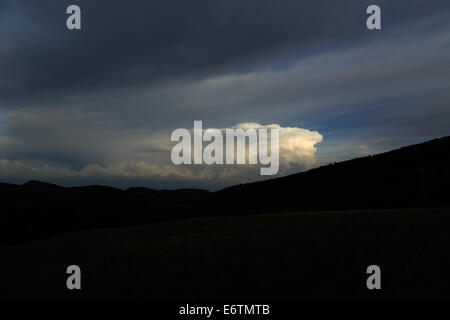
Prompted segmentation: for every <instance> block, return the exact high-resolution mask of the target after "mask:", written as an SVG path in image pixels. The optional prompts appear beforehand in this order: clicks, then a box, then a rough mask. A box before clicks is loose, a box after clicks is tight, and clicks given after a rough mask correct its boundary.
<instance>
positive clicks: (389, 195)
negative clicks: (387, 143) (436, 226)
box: [206, 137, 450, 214]
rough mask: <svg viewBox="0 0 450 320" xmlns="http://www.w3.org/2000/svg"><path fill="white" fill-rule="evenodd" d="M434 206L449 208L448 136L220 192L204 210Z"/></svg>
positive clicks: (239, 211)
mask: <svg viewBox="0 0 450 320" xmlns="http://www.w3.org/2000/svg"><path fill="white" fill-rule="evenodd" d="M230 199H232V200H233V201H230ZM439 206H450V137H444V138H440V139H435V140H432V141H429V142H425V143H422V144H417V145H412V146H409V147H403V148H400V149H397V150H394V151H390V152H386V153H382V154H378V155H375V156H367V157H363V158H358V159H353V160H349V161H343V162H340V163H334V164H329V165H326V166H322V167H320V168H316V169H312V170H309V171H307V172H302V173H299V174H294V175H290V176H286V177H282V178H277V179H272V180H267V181H262V182H255V183H248V184H243V185H237V186H233V187H230V188H226V189H223V190H221V191H218V192H216V193H214V194H212V195H211V197H209V199H208V204H207V206H206V211H207V212H217V211H221V212H223V213H227V214H230V213H232V214H253V213H268V212H287V211H306V210H313V211H314V210H339V209H376V208H410V207H439Z"/></svg>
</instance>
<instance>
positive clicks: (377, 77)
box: [0, 0, 450, 188]
mask: <svg viewBox="0 0 450 320" xmlns="http://www.w3.org/2000/svg"><path fill="white" fill-rule="evenodd" d="M70 4H78V5H79V6H80V7H81V9H82V30H79V31H69V30H67V28H66V27H65V19H66V17H67V15H66V13H65V10H66V7H67V6H68V5H70ZM370 4H373V3H372V2H371V1H356V0H344V1H325V0H322V1H317V0H316V1H297V0H296V1H294V0H292V1H276V2H275V1H260V0H258V1H256V0H251V1H250V0H248V1H237V0H236V1H235V0H230V1H206V0H202V1H200V0H193V1H175V0H169V1H167V0H166V1H133V2H125V1H99V0H95V1H93V0H91V1H83V0H79V1H76V2H72V1H49V0H41V1H31V0H30V1H20V0H10V1H0V39H1V40H0V159H3V160H1V161H2V162H1V164H0V179H1V180H3V181H10V182H20V181H24V180H27V179H30V178H39V179H41V180H51V181H54V182H61V183H63V184H82V183H105V184H114V185H120V186H122V185H126V186H129V185H136V184H141V185H147V186H164V187H178V186H186V185H189V186H206V187H210V188H217V187H218V186H224V185H227V184H229V183H239V182H245V181H249V180H250V181H251V180H254V179H258V178H259V177H258V176H257V175H255V174H254V173H253V172H252V171H251V170H250V171H248V172H240V171H239V172H238V173H237V174H234V175H232V176H233V177H234V178H233V179H229V175H228V177H227V178H225V173H226V172H228V173H230V172H232V171H233V170H234V169H233V168H227V169H224V170H225V171H223V172H222V175H220V174H218V172H219V171H215V170H216V169H212V168H208V167H205V168H195V169H194V168H192V169H191V168H189V169H187V171H185V169H182V168H176V167H173V166H172V164H171V161H170V148H171V144H170V133H171V131H172V130H174V129H175V128H179V127H185V128H188V129H189V128H191V127H192V123H193V121H194V120H202V121H203V122H204V124H205V125H206V126H208V127H216V128H225V127H230V126H233V125H235V124H236V123H243V122H257V123H260V124H261V125H268V124H271V123H277V124H279V125H280V126H281V127H283V128H288V127H291V128H304V130H308V131H311V132H318V134H320V136H321V137H323V141H322V142H320V143H319V144H318V145H317V146H316V147H317V152H316V151H314V153H313V155H312V157H310V158H308V161H307V163H308V164H307V165H305V163H306V162H305V161H303V160H301V159H297V158H296V159H297V160H295V161H291V163H292V164H293V167H295V168H296V170H304V169H307V168H309V167H312V166H314V165H319V164H322V163H327V162H331V161H337V160H342V159H348V158H351V157H354V156H360V155H366V154H373V153H376V152H381V151H386V150H388V149H392V148H394V147H398V146H402V145H404V144H409V143H414V142H420V141H424V140H426V139H430V138H434V137H438V136H442V135H448V128H449V125H450V123H449V122H450V120H449V119H450V108H449V104H448V102H449V98H450V92H449V90H448V83H450V4H449V2H448V1H440V0H435V1H420V0H414V1H395V2H394V1H377V4H378V5H379V6H380V7H381V9H382V30H379V31H369V30H367V29H366V26H365V19H366V17H367V15H366V13H365V11H366V8H367V6H369V5H370ZM320 140H321V139H320ZM295 163H297V164H298V166H295ZM211 170H212V171H211ZM239 170H241V169H239ZM124 172H125V173H126V174H124ZM289 172H291V171H289ZM132 173H133V174H132ZM285 173H286V171H285ZM211 177H214V180H215V181H212V180H211ZM227 179H228V180H227Z"/></svg>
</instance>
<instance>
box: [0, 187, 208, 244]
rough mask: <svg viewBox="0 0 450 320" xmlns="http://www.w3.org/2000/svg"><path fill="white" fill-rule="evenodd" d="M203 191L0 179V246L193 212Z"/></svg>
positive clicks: (171, 217) (168, 217)
mask: <svg viewBox="0 0 450 320" xmlns="http://www.w3.org/2000/svg"><path fill="white" fill-rule="evenodd" d="M208 195H209V191H206V190H195V189H187V190H174V191H171V190H151V189H145V188H134V189H129V190H126V191H123V190H120V189H116V188H112V187H106V186H97V185H93V186H85V187H71V188H65V187H62V186H58V185H54V184H50V183H45V182H39V181H29V182H27V183H25V184H23V185H14V184H6V183H0V198H1V203H0V244H1V243H12V242H22V241H26V240H29V239H34V238H40V237H45V236H49V235H54V234H58V233H62V232H67V231H73V230H79V229H91V228H107V227H125V226H130V225H140V224H146V223H152V222H157V221H161V220H167V219H177V218H183V217H189V216H192V215H193V206H194V204H195V202H196V201H197V200H201V199H202V197H203V198H205V197H206V196H208Z"/></svg>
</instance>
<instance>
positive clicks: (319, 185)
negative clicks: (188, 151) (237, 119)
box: [0, 137, 450, 244]
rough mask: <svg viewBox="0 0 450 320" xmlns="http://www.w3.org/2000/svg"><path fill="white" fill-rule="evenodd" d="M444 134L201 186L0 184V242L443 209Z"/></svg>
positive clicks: (449, 169) (447, 141)
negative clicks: (262, 177) (337, 213)
mask: <svg viewBox="0 0 450 320" xmlns="http://www.w3.org/2000/svg"><path fill="white" fill-rule="evenodd" d="M449 178H450V137H444V138H440V139H435V140H432V141H429V142H425V143H422V144H418V145H413V146H409V147H404V148H401V149H397V150H394V151H390V152H386V153H382V154H379V155H375V156H368V157H363V158H358V159H354V160H349V161H344V162H340V163H334V164H330V165H327V166H323V167H320V168H316V169H312V170H309V171H307V172H302V173H298V174H294V175H290V176H286V177H282V178H277V179H271V180H266V181H262V182H255V183H248V184H242V185H237V186H233V187H229V188H226V189H223V190H221V191H217V192H214V193H210V192H209V191H206V190H198V189H180V190H154V189H147V188H130V189H128V190H125V191H124V190H119V189H115V188H111V187H105V186H86V187H71V188H65V187H61V186H57V185H54V184H49V183H45V182H39V181H29V182H27V183H25V184H23V185H15V184H7V183H0V198H1V202H0V244H1V243H12V242H23V241H27V240H30V239H35V238H39V237H46V236H49V235H53V234H57V233H62V232H67V231H73V230H79V229H89V228H107V227H125V226H130V225H139V224H146V223H152V222H157V221H161V220H168V219H179V218H186V217H194V216H216V215H242V214H259V213H275V212H288V211H317V210H341V209H378V208H411V207H444V206H447V207H448V206H450V196H449V194H450V179H449Z"/></svg>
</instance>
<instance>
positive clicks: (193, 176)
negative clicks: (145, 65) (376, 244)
mask: <svg viewBox="0 0 450 320" xmlns="http://www.w3.org/2000/svg"><path fill="white" fill-rule="evenodd" d="M230 128H233V129H237V128H240V129H243V130H247V129H250V128H252V129H257V128H267V129H278V130H279V133H280V143H279V146H280V149H279V150H280V172H279V174H281V175H283V174H287V173H292V172H294V171H301V170H304V169H308V168H310V167H312V166H314V164H315V153H316V151H317V148H316V144H317V143H319V142H321V141H322V138H323V137H322V135H321V134H320V133H318V132H317V131H310V130H307V129H303V128H298V127H282V126H280V125H279V124H270V125H261V124H259V123H250V122H246V123H239V124H237V125H235V126H232V127H230ZM158 139H161V136H159V138H158ZM158 139H156V140H158ZM149 141H152V143H155V139H153V140H152V139H150V140H149ZM149 147H151V145H149ZM158 152H161V153H162V152H170V151H169V150H164V149H160V151H158ZM164 158H165V157H164V156H161V157H155V160H152V159H139V158H136V159H129V160H126V161H120V162H116V163H108V164H100V163H92V164H89V165H86V166H84V167H82V168H81V169H78V170H77V169H74V168H70V167H67V166H60V165H55V164H49V163H37V164H36V163H31V162H28V161H17V160H7V159H1V160H0V179H1V180H3V181H5V180H6V181H11V180H12V179H14V180H17V179H22V180H29V179H38V180H46V181H55V182H57V181H60V180H64V181H71V180H73V181H74V184H79V183H83V181H87V180H88V181H93V180H97V181H98V183H102V182H103V181H108V180H110V179H130V180H133V179H136V180H139V181H142V180H143V181H145V180H147V181H149V183H150V182H151V180H152V179H161V178H164V179H174V180H180V179H181V180H183V179H184V180H189V181H201V180H221V182H222V184H223V185H226V184H228V183H238V182H242V178H243V177H244V178H246V177H251V179H255V180H256V179H259V178H260V176H259V168H260V166H259V165H257V166H255V165H211V166H209V165H206V164H203V165H180V166H177V165H174V164H172V163H171V162H164V161H162V160H161V159H164Z"/></svg>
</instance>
